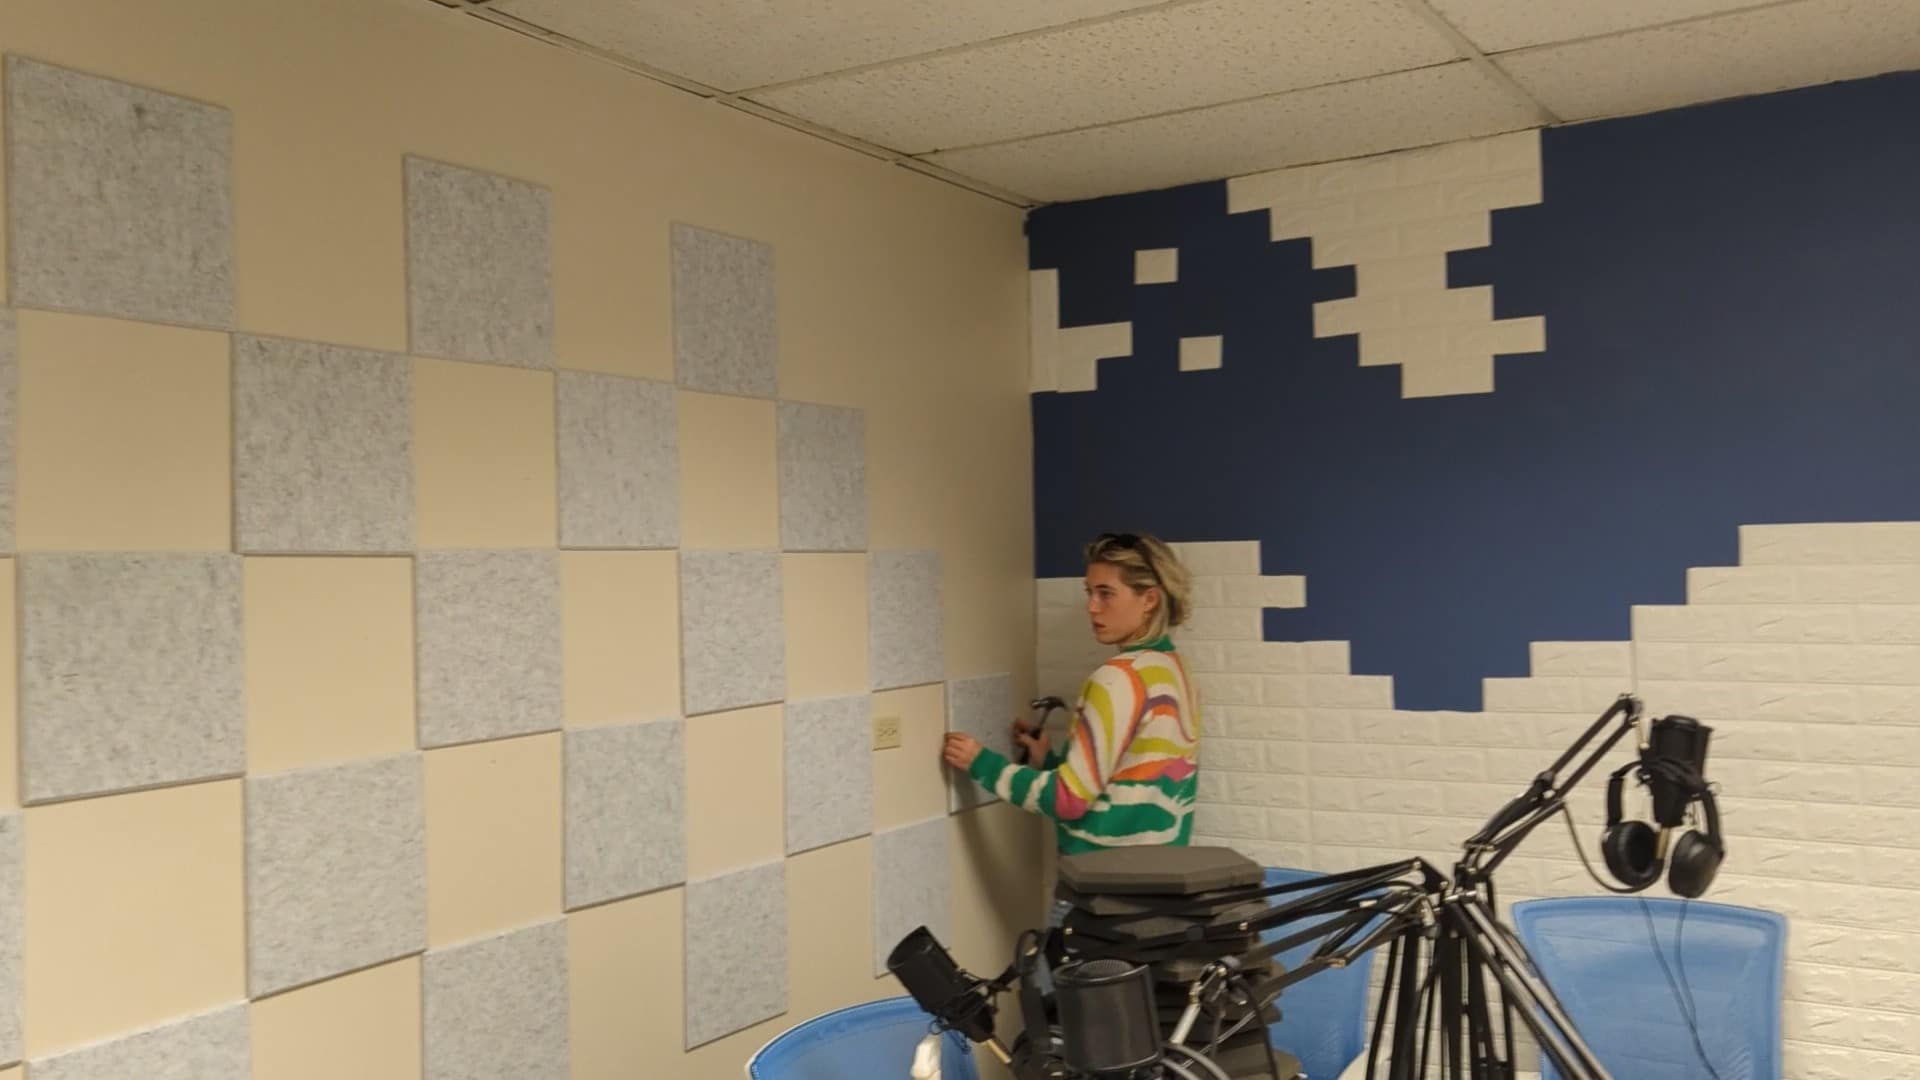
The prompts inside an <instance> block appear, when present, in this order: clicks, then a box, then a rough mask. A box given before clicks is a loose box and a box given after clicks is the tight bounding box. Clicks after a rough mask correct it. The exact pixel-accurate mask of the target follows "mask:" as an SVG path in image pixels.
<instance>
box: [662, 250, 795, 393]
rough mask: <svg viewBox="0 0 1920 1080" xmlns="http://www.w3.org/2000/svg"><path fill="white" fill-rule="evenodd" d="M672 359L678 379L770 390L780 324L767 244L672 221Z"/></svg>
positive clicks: (775, 381) (775, 382)
mask: <svg viewBox="0 0 1920 1080" xmlns="http://www.w3.org/2000/svg"><path fill="white" fill-rule="evenodd" d="M672 241H673V250H672V258H673V367H674V372H675V378H676V379H677V380H678V382H679V384H680V386H682V387H684V388H685V389H688V390H701V391H707V392H711V393H719V394H743V395H746V396H749V397H772V396H774V394H775V393H776V392H777V391H778V389H779V384H780V378H779V352H780V343H779V330H778V326H777V317H776V308H775V301H774V256H773V248H772V247H771V246H770V245H767V244H764V243H761V242H760V241H758V240H752V239H748V238H746V237H740V236H729V235H727V234H726V233H722V232H717V231H715V230H712V229H703V228H699V227H697V226H693V225H684V224H675V225H674V226H673V232H672Z"/></svg>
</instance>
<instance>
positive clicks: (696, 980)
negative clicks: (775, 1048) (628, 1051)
mask: <svg viewBox="0 0 1920 1080" xmlns="http://www.w3.org/2000/svg"><path fill="white" fill-rule="evenodd" d="M787 931H788V927H787V868H786V863H785V862H776V863H769V864H767V865H765V866H756V867H752V868H750V869H747V870H740V871H737V872H735V873H731V874H727V875H724V876H722V877H717V878H707V879H705V880H701V881H694V882H689V883H688V884H687V893H686V928H685V932H686V958H687V960H686V963H687V968H686V977H687V995H686V1003H687V1007H686V1009H687V1011H686V1048H687V1049H689V1050H691V1049H693V1048H694V1047H697V1046H703V1045H705V1044H707V1043H710V1042H712V1041H714V1040H715V1039H720V1038H724V1037H726V1036H728V1035H731V1034H733V1033H734V1032H736V1031H744V1030H746V1029H747V1028H750V1027H752V1026H753V1025H755V1024H758V1023H761V1022H762V1021H765V1020H771V1019H773V1018H774V1017H776V1016H779V1015H781V1014H782V1013H784V1012H786V1011H787V951H788V950H787Z"/></svg>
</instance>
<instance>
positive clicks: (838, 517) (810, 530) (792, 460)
mask: <svg viewBox="0 0 1920 1080" xmlns="http://www.w3.org/2000/svg"><path fill="white" fill-rule="evenodd" d="M778 432H779V434H778V444H779V459H780V546H781V547H782V548H783V549H785V550H787V551H864V550H866V547H867V422H866V414H864V413H863V412H861V411H860V410H859V409H848V408H840V407H837V406H831V405H807V404H800V403H798V402H788V401H783V402H781V403H780V406H779V410H778Z"/></svg>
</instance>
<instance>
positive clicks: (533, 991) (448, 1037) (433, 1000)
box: [421, 921, 569, 1080]
mask: <svg viewBox="0 0 1920 1080" xmlns="http://www.w3.org/2000/svg"><path fill="white" fill-rule="evenodd" d="M421 983H422V987H421V989H422V994H421V1003H422V1013H423V1017H422V1020H423V1025H422V1027H423V1033H424V1039H423V1042H424V1044H425V1045H424V1048H423V1049H424V1051H425V1054H424V1057H425V1061H424V1064H425V1070H424V1072H425V1076H426V1080H473V1078H476V1077H513V1078H514V1080H566V1078H567V1076H568V1073H569V1067H568V1057H569V1053H568V1033H567V924H566V923H565V922H564V921H554V922H547V923H541V924H539V925H537V926H531V927H527V928H525V929H520V930H512V931H508V932H506V933H503V934H497V935H495V936H493V937H487V938H481V939H479V940H477V941H472V942H467V943H464V944H461V945H456V946H452V947H449V948H444V949H435V950H433V951H431V952H428V953H427V954H426V959H425V961H424V962H423V964H422V965H421Z"/></svg>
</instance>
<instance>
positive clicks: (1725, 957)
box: [1513, 896, 1787, 1080]
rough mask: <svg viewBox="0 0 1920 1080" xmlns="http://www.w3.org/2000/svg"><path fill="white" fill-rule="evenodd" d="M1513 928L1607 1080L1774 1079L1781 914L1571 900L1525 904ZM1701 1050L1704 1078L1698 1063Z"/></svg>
mask: <svg viewBox="0 0 1920 1080" xmlns="http://www.w3.org/2000/svg"><path fill="white" fill-rule="evenodd" d="M1513 921H1514V929H1515V930H1516V931H1518V933H1519V935H1520V940H1521V942H1522V943H1523V944H1524V945H1526V947H1527V951H1528V952H1530V953H1532V954H1533V960H1534V964H1535V965H1536V966H1537V967H1538V968H1539V969H1540V974H1541V975H1542V976H1543V977H1545V979H1546V980H1547V983H1548V985H1549V986H1551V987H1552V988H1553V992H1554V996H1556V997H1557V998H1559V1000H1560V1003H1561V1005H1562V1006H1564V1007H1565V1008H1566V1011H1567V1014H1568V1016H1569V1018H1571V1019H1572V1020H1573V1023H1574V1025H1575V1026H1576V1027H1578V1028H1579V1029H1580V1034H1581V1037H1582V1038H1584V1039H1585V1040H1586V1042H1587V1045H1588V1046H1589V1047H1591V1048H1592V1049H1593V1053H1594V1056H1596V1057H1598V1058H1599V1059H1600V1063H1601V1064H1602V1065H1605V1066H1606V1067H1607V1071H1608V1072H1610V1073H1612V1074H1613V1075H1615V1076H1632V1077H1635V1078H1644V1080H1696V1078H1699V1080H1707V1078H1710V1077H1712V1076H1713V1075H1714V1073H1718V1074H1719V1076H1720V1078H1721V1080H1779V1077H1780V1075H1781V1065H1780V1056H1781V1037H1782V1036H1781V1027H1780V1011H1781V999H1782V996H1783V993H1784V983H1785V977H1786V975H1785V969H1786V947H1787V920H1786V919H1784V918H1782V917H1781V916H1779V915H1777V914H1775V913H1773V912H1770V911H1760V910H1757V909H1754V908H1745V907H1733V906H1729V905H1725V904H1712V903H1704V902H1702V901H1699V900H1690V901H1683V900H1669V899H1666V898H1644V897H1634V896H1580V897H1569V898H1565V899H1553V900H1528V901H1523V902H1521V903H1518V904H1515V905H1514V906H1513ZM1656 940H1657V941H1658V942H1659V948H1660V953H1659V954H1658V955H1656V954H1655V952H1654V942H1655V941H1656ZM1662 957H1664V958H1665V961H1666V968H1665V969H1664V970H1663V969H1662V968H1661V958H1662ZM1669 972H1670V973H1671V975H1672V979H1673V981H1672V982H1669V981H1668V973H1669ZM1676 987H1677V988H1678V993H1677V994H1676ZM1689 991H1690V992H1691V997H1692V1001H1691V1004H1690V1005H1689V1004H1686V1001H1687V996H1688V992H1689ZM1676 997H1677V998H1678V1000H1676ZM1689 1008H1690V1009H1691V1010H1692V1012H1693V1017H1694V1027H1695V1028H1697V1029H1698V1031H1699V1034H1700V1047H1699V1048H1696V1047H1695V1045H1694V1037H1693V1033H1692V1031H1691V1030H1690V1029H1689V1027H1688V1024H1687V1019H1686V1015H1687V1012H1686V1010H1687V1009H1689ZM1701 1049H1704V1050H1705V1052H1706V1055H1707V1059H1708V1060H1709V1061H1711V1062H1712V1063H1713V1068H1712V1070H1709V1069H1708V1068H1707V1066H1706V1065H1704V1064H1702V1063H1701V1060H1700V1053H1701ZM1541 1064H1542V1068H1541V1078H1542V1080H1558V1077H1559V1075H1560V1074H1559V1072H1558V1070H1556V1069H1554V1068H1553V1066H1552V1062H1549V1061H1545V1060H1544V1059H1543V1061H1542V1063H1541Z"/></svg>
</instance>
